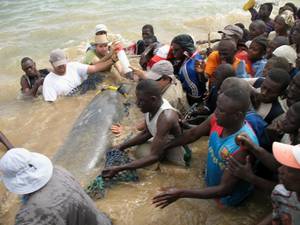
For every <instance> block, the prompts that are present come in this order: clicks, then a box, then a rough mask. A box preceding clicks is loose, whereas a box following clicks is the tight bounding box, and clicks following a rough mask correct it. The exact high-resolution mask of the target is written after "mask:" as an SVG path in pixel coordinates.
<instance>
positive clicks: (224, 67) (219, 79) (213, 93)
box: [206, 63, 236, 114]
mask: <svg viewBox="0 0 300 225" xmlns="http://www.w3.org/2000/svg"><path fill="white" fill-rule="evenodd" d="M235 76H236V74H235V71H234V69H233V67H232V66H231V65H230V64H228V63H224V64H221V65H219V66H218V67H217V69H216V72H215V77H216V79H215V81H214V83H213V84H212V87H211V88H210V90H209V93H208V98H207V100H206V107H207V108H208V109H209V113H210V114H211V113H213V112H214V111H215V109H216V103H217V98H218V92H219V89H220V87H221V85H222V83H223V81H224V80H226V79H227V78H228V77H235Z"/></svg>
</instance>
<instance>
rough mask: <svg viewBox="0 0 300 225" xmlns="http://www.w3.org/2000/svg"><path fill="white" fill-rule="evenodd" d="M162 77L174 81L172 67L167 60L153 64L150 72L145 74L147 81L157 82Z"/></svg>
mask: <svg viewBox="0 0 300 225" xmlns="http://www.w3.org/2000/svg"><path fill="white" fill-rule="evenodd" d="M163 76H168V77H170V78H171V79H172V81H173V80H174V79H175V75H174V68H173V65H172V64H171V63H170V62H169V61H167V60H160V61H159V62H157V63H155V64H154V65H153V66H152V68H151V70H150V71H148V72H147V73H146V77H147V79H151V80H159V79H160V78H162V77H163Z"/></svg>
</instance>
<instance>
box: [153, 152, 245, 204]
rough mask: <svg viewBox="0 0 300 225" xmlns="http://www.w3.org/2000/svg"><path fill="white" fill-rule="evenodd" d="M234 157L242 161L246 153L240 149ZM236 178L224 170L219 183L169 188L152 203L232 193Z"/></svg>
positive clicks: (166, 202)
mask: <svg viewBox="0 0 300 225" xmlns="http://www.w3.org/2000/svg"><path fill="white" fill-rule="evenodd" d="M234 157H235V159H236V160H238V161H244V160H245V157H246V154H245V152H243V151H240V152H237V153H236V154H235V155H234ZM238 180H239V179H238V178H236V177H234V176H233V175H231V173H230V172H229V171H227V170H224V173H223V176H222V179H221V183H220V184H219V185H216V186H212V187H207V188H204V189H201V190H199V189H193V190H192V189H171V190H168V191H165V192H163V193H161V194H159V195H157V196H155V197H154V198H153V204H155V206H156V207H160V208H164V207H166V206H168V205H169V204H171V203H173V202H174V201H176V200H177V199H179V198H199V199H210V198H221V197H224V196H227V195H229V194H231V193H232V191H233V189H234V187H235V186H236V184H237V182H238Z"/></svg>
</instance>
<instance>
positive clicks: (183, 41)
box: [171, 34, 206, 105]
mask: <svg viewBox="0 0 300 225" xmlns="http://www.w3.org/2000/svg"><path fill="white" fill-rule="evenodd" d="M171 46H172V49H173V55H174V58H175V63H174V64H173V66H174V72H175V74H176V75H177V76H178V77H179V80H180V81H181V83H182V87H183V89H184V91H185V92H186V94H187V99H188V103H189V104H190V105H193V104H194V103H197V102H198V103H199V102H202V101H203V94H204V93H205V92H206V87H205V83H206V81H205V79H204V77H203V75H202V74H199V73H198V72H197V71H196V70H195V65H196V62H197V61H199V60H200V61H201V60H202V61H203V58H202V56H201V55H200V54H199V53H198V52H197V51H196V48H195V45H194V40H193V38H192V37H191V36H190V35H188V34H181V35H178V36H176V37H175V38H173V40H172V42H171Z"/></svg>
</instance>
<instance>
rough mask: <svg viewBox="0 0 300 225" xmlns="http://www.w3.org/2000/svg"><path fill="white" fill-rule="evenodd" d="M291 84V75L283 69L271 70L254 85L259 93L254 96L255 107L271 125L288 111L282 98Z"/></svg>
mask: <svg viewBox="0 0 300 225" xmlns="http://www.w3.org/2000/svg"><path fill="white" fill-rule="evenodd" d="M289 82H290V75H289V74H288V72H286V71H284V70H282V69H277V68H275V69H271V70H270V71H269V74H268V76H267V77H266V78H259V79H257V81H256V82H255V83H254V85H253V86H254V87H255V88H257V91H258V92H257V93H254V96H253V99H252V100H253V101H252V103H253V106H254V108H255V110H256V111H257V113H258V114H259V115H260V116H262V117H263V118H264V120H265V121H266V122H267V123H268V124H271V123H272V121H273V120H274V119H275V118H276V117H278V116H279V115H281V114H283V113H284V112H285V110H286V107H285V104H284V102H283V101H282V97H283V96H285V94H286V88H287V87H288V85H289Z"/></svg>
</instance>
